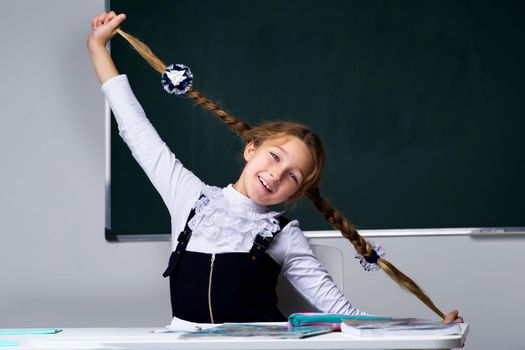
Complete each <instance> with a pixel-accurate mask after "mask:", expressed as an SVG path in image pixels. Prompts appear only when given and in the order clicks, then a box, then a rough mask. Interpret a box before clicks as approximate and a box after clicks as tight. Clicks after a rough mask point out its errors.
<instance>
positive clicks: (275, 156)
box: [270, 152, 279, 161]
mask: <svg viewBox="0 0 525 350" xmlns="http://www.w3.org/2000/svg"><path fill="white" fill-rule="evenodd" d="M270 155H271V156H272V158H273V159H274V160H276V161H279V156H278V155H277V154H275V153H273V152H270Z"/></svg>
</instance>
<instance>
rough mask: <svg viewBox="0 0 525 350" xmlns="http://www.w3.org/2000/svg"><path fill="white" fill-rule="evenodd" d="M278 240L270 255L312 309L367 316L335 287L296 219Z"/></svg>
mask: <svg viewBox="0 0 525 350" xmlns="http://www.w3.org/2000/svg"><path fill="white" fill-rule="evenodd" d="M283 233H284V234H283ZM281 235H282V236H281ZM279 236H281V237H279ZM276 240H277V242H275V240H274V244H273V246H272V248H274V249H270V250H269V251H268V253H269V254H270V255H271V256H272V257H273V258H274V259H277V260H278V261H279V262H281V263H282V272H283V275H284V276H285V277H286V278H287V279H288V280H289V281H290V283H291V284H292V286H293V287H294V288H295V289H296V290H297V291H298V292H299V293H301V295H303V296H304V297H305V299H306V300H308V301H309V302H310V303H311V304H312V306H314V307H315V308H317V309H318V310H320V311H322V312H329V313H339V314H345V315H367V313H365V312H363V311H360V310H359V309H357V308H356V307H355V306H353V305H352V304H351V303H350V302H349V301H348V299H347V298H346V297H345V296H344V295H343V293H342V292H341V291H340V290H339V288H338V287H337V286H336V285H335V283H334V282H333V280H332V278H331V277H330V275H329V274H328V272H327V271H326V269H325V268H324V267H323V266H322V264H321V262H320V261H319V259H318V258H317V257H316V256H315V254H314V252H313V251H312V248H311V247H310V244H309V243H308V240H307V239H306V237H305V236H304V234H303V232H302V231H301V229H300V228H299V223H298V221H297V220H293V221H291V222H290V223H289V224H288V225H287V226H286V227H285V228H284V229H283V231H282V232H281V233H280V234H279V235H278V237H277V238H276Z"/></svg>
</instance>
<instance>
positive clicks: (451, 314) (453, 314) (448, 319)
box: [443, 310, 458, 323]
mask: <svg viewBox="0 0 525 350" xmlns="http://www.w3.org/2000/svg"><path fill="white" fill-rule="evenodd" d="M457 317H458V311H457V310H453V311H451V312H449V313H448V315H447V316H446V317H445V319H444V320H443V322H445V323H449V322H452V321H454V320H455V319H456V318H457Z"/></svg>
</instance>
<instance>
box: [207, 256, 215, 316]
mask: <svg viewBox="0 0 525 350" xmlns="http://www.w3.org/2000/svg"><path fill="white" fill-rule="evenodd" d="M214 262H215V254H212V255H211V261H210V277H209V279H208V308H209V309H210V320H211V323H215V322H213V311H212V309H211V278H212V275H213V264H214Z"/></svg>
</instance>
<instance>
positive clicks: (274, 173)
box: [270, 166, 284, 183]
mask: <svg viewBox="0 0 525 350" xmlns="http://www.w3.org/2000/svg"><path fill="white" fill-rule="evenodd" d="M283 173H284V170H283V169H282V168H281V167H279V166H274V167H273V168H271V169H270V176H271V178H272V180H273V181H275V182H277V183H279V182H280V181H281V178H282V176H283Z"/></svg>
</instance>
